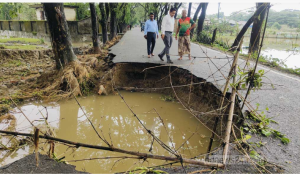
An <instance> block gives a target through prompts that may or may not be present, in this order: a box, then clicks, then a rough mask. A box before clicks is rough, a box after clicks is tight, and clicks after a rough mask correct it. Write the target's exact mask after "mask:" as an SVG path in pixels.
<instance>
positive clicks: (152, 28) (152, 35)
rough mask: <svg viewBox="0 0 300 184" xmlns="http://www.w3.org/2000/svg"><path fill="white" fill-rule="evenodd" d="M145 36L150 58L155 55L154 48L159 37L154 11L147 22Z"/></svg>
mask: <svg viewBox="0 0 300 184" xmlns="http://www.w3.org/2000/svg"><path fill="white" fill-rule="evenodd" d="M144 38H145V39H147V51H148V58H150V57H151V56H154V54H153V50H154V47H155V42H156V38H157V39H158V26H157V22H156V20H154V14H153V13H150V19H149V20H147V21H146V22H145V29H144ZM150 47H151V48H150Z"/></svg>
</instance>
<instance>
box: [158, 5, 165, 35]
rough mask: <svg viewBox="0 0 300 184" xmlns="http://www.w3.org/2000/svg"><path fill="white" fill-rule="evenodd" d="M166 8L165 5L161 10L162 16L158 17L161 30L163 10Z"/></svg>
mask: <svg viewBox="0 0 300 184" xmlns="http://www.w3.org/2000/svg"><path fill="white" fill-rule="evenodd" d="M164 10H165V7H163V8H161V11H160V16H159V18H158V30H161V21H162V17H163V12H164Z"/></svg>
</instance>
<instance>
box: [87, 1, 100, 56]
mask: <svg viewBox="0 0 300 184" xmlns="http://www.w3.org/2000/svg"><path fill="white" fill-rule="evenodd" d="M90 11H91V20H92V31H93V36H92V38H93V47H94V53H95V54H100V53H101V49H100V41H99V37H98V25H97V15H96V8H95V3H90Z"/></svg>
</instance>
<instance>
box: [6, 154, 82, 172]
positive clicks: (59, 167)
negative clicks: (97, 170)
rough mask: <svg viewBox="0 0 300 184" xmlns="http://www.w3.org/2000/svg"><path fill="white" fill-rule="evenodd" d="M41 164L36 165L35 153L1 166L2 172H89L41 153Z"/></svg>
mask: <svg viewBox="0 0 300 184" xmlns="http://www.w3.org/2000/svg"><path fill="white" fill-rule="evenodd" d="M38 162H39V166H38V167H37V166H36V161H35V154H31V155H28V156H26V157H24V158H22V159H20V160H18V161H15V162H13V163H11V164H8V165H6V166H4V167H0V174H87V173H85V172H81V171H76V170H75V166H72V165H68V164H65V163H62V162H57V161H55V160H53V159H50V158H49V157H48V156H46V155H41V154H39V161H38Z"/></svg>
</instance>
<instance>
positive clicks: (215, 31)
mask: <svg viewBox="0 0 300 184" xmlns="http://www.w3.org/2000/svg"><path fill="white" fill-rule="evenodd" d="M216 35H217V28H216V29H215V30H214V33H213V36H212V39H211V44H212V45H213V44H214V42H215V40H216Z"/></svg>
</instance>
